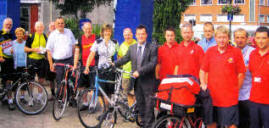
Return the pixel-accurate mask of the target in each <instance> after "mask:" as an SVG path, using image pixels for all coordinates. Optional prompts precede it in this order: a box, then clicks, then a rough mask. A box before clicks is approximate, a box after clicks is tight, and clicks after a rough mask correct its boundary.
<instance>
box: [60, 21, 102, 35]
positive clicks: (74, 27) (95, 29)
mask: <svg viewBox="0 0 269 128" xmlns="http://www.w3.org/2000/svg"><path fill="white" fill-rule="evenodd" d="M65 27H66V28H69V29H71V31H72V32H73V34H74V36H75V38H76V39H78V37H80V36H81V35H82V34H83V31H82V30H80V28H79V20H77V19H75V18H68V19H65ZM100 32H101V25H99V24H93V25H92V33H94V34H95V35H96V36H100Z"/></svg>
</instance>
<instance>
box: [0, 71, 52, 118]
mask: <svg viewBox="0 0 269 128" xmlns="http://www.w3.org/2000/svg"><path fill="white" fill-rule="evenodd" d="M31 70H35V68H34V67H33V66H28V68H24V72H18V73H11V74H3V75H2V76H5V75H6V76H7V77H9V78H18V79H16V80H14V81H13V82H12V83H11V85H10V86H8V87H6V88H4V89H3V90H2V92H1V93H0V99H1V100H3V98H4V97H5V96H7V94H8V92H11V91H12V90H13V89H15V88H16V87H17V89H16V91H15V96H14V97H15V103H16V105H17V107H18V108H19V110H20V111H21V112H23V113H24V114H27V115H36V114H39V113H41V112H42V111H44V109H45V108H46V106H47V104H48V93H47V90H46V89H45V87H43V86H42V85H40V84H39V83H37V82H35V81H34V76H31V75H30V73H29V72H30V71H31Z"/></svg>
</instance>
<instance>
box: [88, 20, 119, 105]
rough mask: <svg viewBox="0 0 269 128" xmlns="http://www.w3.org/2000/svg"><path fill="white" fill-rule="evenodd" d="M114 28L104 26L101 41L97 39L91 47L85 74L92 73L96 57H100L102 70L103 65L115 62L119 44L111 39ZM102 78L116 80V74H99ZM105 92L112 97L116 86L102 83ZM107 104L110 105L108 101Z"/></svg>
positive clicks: (99, 66) (107, 25) (99, 64)
mask: <svg viewBox="0 0 269 128" xmlns="http://www.w3.org/2000/svg"><path fill="white" fill-rule="evenodd" d="M112 33H113V31H112V26H111V25H109V24H104V25H103V27H102V29H101V37H102V38H100V39H97V40H96V41H95V42H94V44H93V45H92V47H91V52H90V55H89V57H88V59H87V63H86V67H85V70H84V73H86V74H88V73H89V71H90V67H89V66H90V64H91V63H92V61H93V60H94V57H95V55H96V54H97V56H98V61H97V62H96V63H98V69H102V68H103V67H102V66H103V65H106V64H109V63H112V61H113V60H114V58H113V56H114V55H115V54H116V52H117V51H118V48H119V44H118V42H117V41H116V40H113V39H111V36H112ZM99 75H100V78H102V79H110V80H114V79H115V74H114V73H112V74H111V73H102V74H101V73H99ZM100 85H101V86H102V88H103V89H104V91H105V92H106V94H107V95H108V96H111V94H112V93H113V92H114V85H113V84H111V85H110V84H107V83H100ZM105 102H106V104H108V101H106V100H105Z"/></svg>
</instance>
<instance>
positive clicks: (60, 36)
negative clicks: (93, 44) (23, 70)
mask: <svg viewBox="0 0 269 128" xmlns="http://www.w3.org/2000/svg"><path fill="white" fill-rule="evenodd" d="M55 23H56V30H54V31H53V32H52V33H51V34H50V35H49V38H48V42H47V46H46V49H47V57H48V61H49V65H50V71H52V72H56V82H57V85H60V84H61V80H62V79H63V75H64V74H63V73H64V67H63V66H55V67H54V65H53V63H64V64H73V51H74V48H75V42H76V40H75V37H74V35H73V33H72V31H71V30H70V29H67V28H64V26H65V22H64V19H63V18H62V17H58V18H57V19H56V22H55Z"/></svg>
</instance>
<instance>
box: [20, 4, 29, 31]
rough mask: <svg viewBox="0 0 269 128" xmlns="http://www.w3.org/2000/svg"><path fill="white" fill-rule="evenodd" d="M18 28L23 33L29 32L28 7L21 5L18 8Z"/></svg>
mask: <svg viewBox="0 0 269 128" xmlns="http://www.w3.org/2000/svg"><path fill="white" fill-rule="evenodd" d="M20 21H21V22H20V26H21V27H22V28H24V29H25V31H30V7H28V6H25V5H21V7H20Z"/></svg>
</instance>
